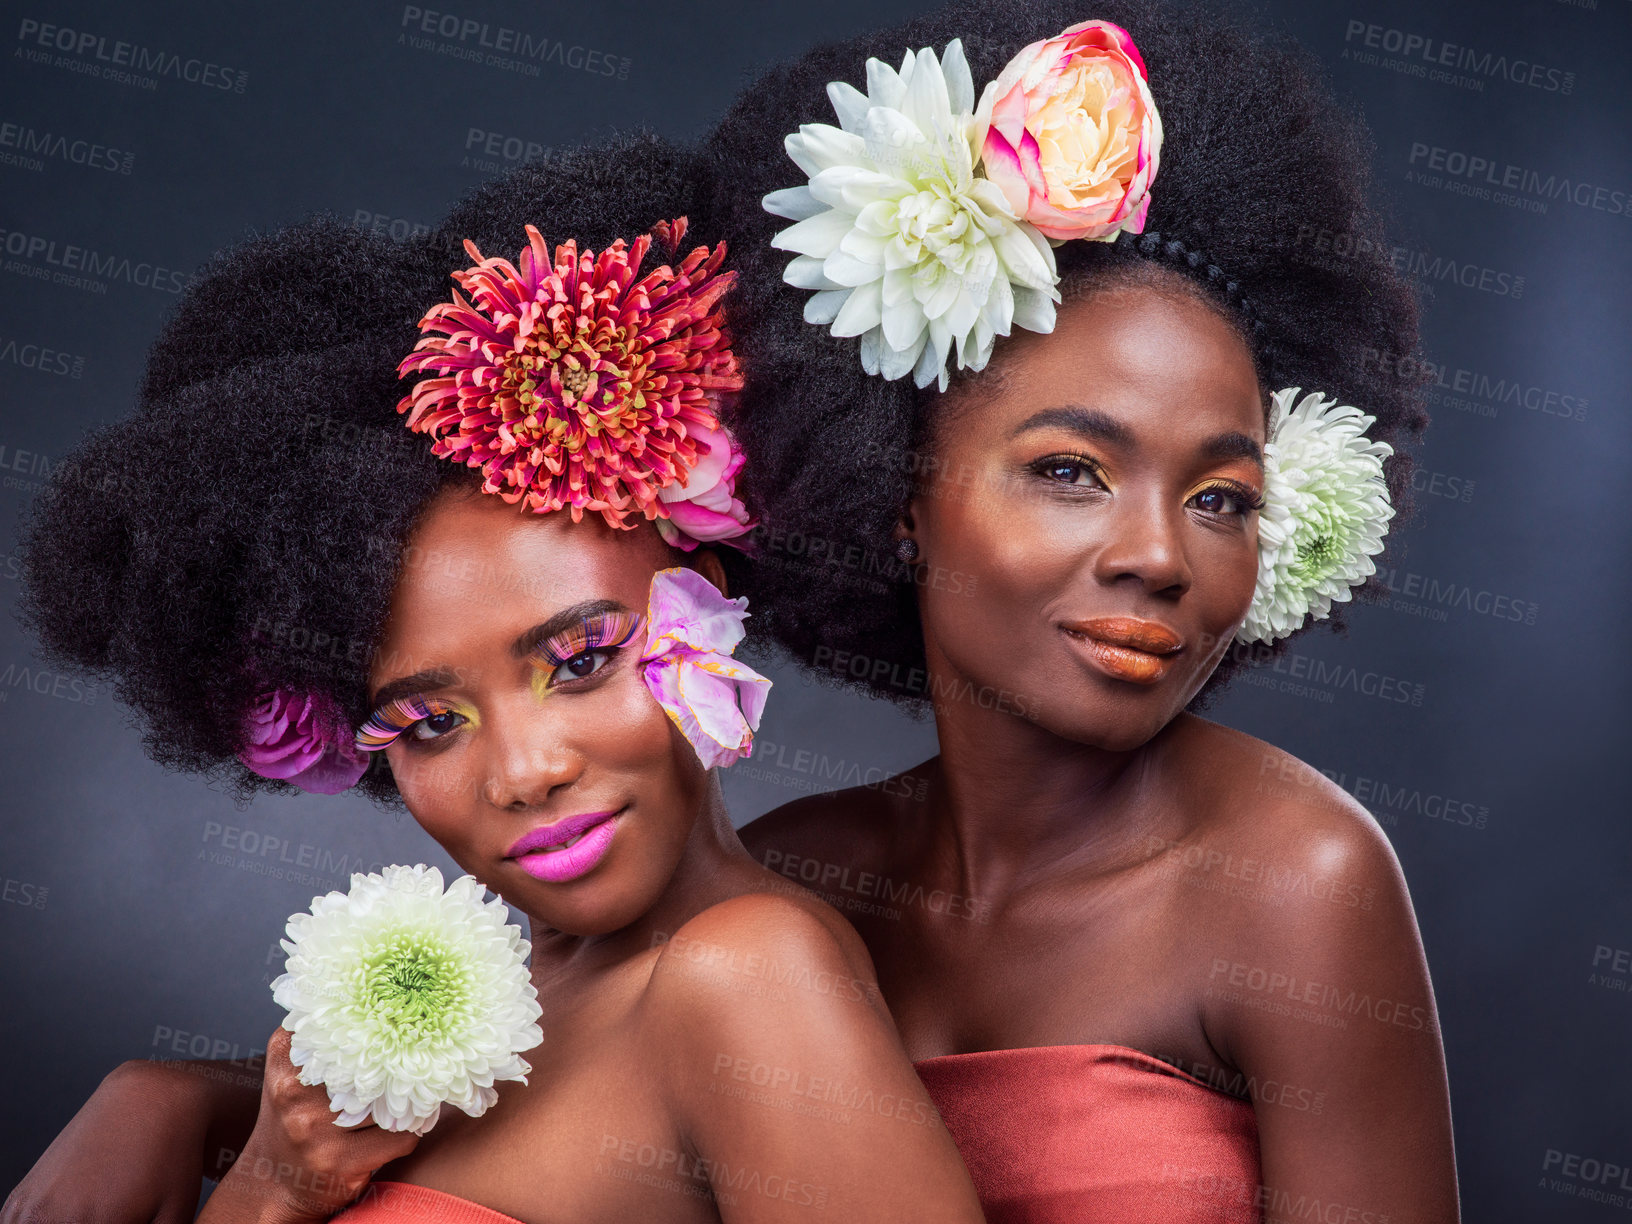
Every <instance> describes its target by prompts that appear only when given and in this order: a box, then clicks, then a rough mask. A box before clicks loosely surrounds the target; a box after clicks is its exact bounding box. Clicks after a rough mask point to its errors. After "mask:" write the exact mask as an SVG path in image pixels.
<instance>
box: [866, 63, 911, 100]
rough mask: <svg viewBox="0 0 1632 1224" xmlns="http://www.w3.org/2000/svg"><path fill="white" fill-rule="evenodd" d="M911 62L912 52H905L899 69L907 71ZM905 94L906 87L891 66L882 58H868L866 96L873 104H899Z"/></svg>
mask: <svg viewBox="0 0 1632 1224" xmlns="http://www.w3.org/2000/svg"><path fill="white" fill-rule="evenodd" d="M911 63H912V52H911V51H908V52H907V58H906V59H905V60H904V61H903V62H902V64H901V71H902V72H905V71H907V68H908V65H910V64H911ZM906 96H907V87H906V85H905V84H904V83H903V82H902V80H901V76H900V73H897V72H896V71H895V69H893V68H891V67H890V66H889V65H888V64H886V63H885V62H884V61H883V60H880V59H870V60H868V61H867V98H868V101H870V102H871V103H872V104H873V105H874V106H892V107H893V106H900V105H901V99H903V98H905V97H906Z"/></svg>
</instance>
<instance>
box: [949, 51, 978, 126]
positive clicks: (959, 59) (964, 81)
mask: <svg viewBox="0 0 1632 1224" xmlns="http://www.w3.org/2000/svg"><path fill="white" fill-rule="evenodd" d="M941 73H942V75H943V76H944V77H945V78H946V93H947V98H948V101H949V103H950V105H951V107H952V112H953V113H954V114H957V115H967V114H969V113H970V112H971V111H973V110H974V109H975V81H974V77H972V76H971V75H970V73H969V61H968V59H967V58H966V57H965V56H964V54H963V39H961V38H954V39H953V40H952V41H951V42H949V43H947V44H946V51H945V53H944V54H943V55H942V56H941Z"/></svg>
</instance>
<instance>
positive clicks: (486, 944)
mask: <svg viewBox="0 0 1632 1224" xmlns="http://www.w3.org/2000/svg"><path fill="white" fill-rule="evenodd" d="M485 892H486V890H485V889H484V888H483V887H482V885H481V883H480V882H478V881H477V879H476V877H475V876H468V875H467V876H461V877H459V878H458V879H457V880H455V881H454V882H453V883H452V884H451V885H449V886H448V889H447V891H446V892H444V891H443V889H442V873H441V872H440V871H438V870H437V869H436V868H435V867H426V866H424V865H423V864H420V865H418V866H415V867H405V866H392V867H387V868H386V869H385V871H384V873H383V874H378V873H370V874H367V875H364V874H363V873H361V872H358V873H356V874H354V875H353V876H352V877H351V891H350V892H349V893H339V892H331V893H329V894H328V895H327V896H325V897H314V898H312V910H311V912H310V913H307V914H296V915H294V916H293V917H291V918H290V919H289V925H288V928H287V930H288V935H289V938H288V939H285V940H283V941H282V944H283V950H284V951H285V952H286V953H288V954H289V959H288V961H287V962H286V965H285V969H286V972H285V973H283V974H282V975H281V976H279V977H278V978H277V980H276V981H274V982H273V983H272V997H273V998H274V999H276V1000H277V1002H278V1004H279V1005H280V1006H281V1007H284V1008H287V1009H288V1011H289V1014H288V1015H287V1016H285V1017H284V1020H283V1027H284V1028H286V1029H288V1030H289V1031H290V1033H292V1034H293V1039H292V1041H291V1043H290V1050H289V1057H290V1061H291V1062H293V1063H294V1064H295V1066H297V1067H299V1068H300V1082H301V1083H303V1084H308V1085H316V1084H322V1085H324V1086H325V1087H326V1088H328V1090H329V1104H330V1106H331V1107H332V1108H333V1109H334V1110H335V1111H336V1112H337V1113H338V1114H339V1115H340V1116H339V1117H337V1118H336V1119H335V1123H336V1125H339V1126H356V1125H358V1124H359V1123H361V1122H363V1121H366V1120H367V1119H369V1118H372V1119H373V1120H374V1122H375V1123H377V1124H378V1125H379V1126H380V1127H381V1128H382V1129H384V1130H392V1131H402V1130H411V1131H413V1132H415V1133H416V1134H424V1133H425V1132H426V1131H428V1130H430V1129H431V1127H432V1126H434V1125H435V1124H436V1118H437V1113H438V1111H439V1110H440V1109H441V1107H442V1104H443V1102H445V1101H446V1102H451V1103H453V1104H454V1105H457V1106H458V1107H459V1108H460V1109H462V1110H464V1111H465V1112H466V1113H467V1114H469V1115H471V1117H479V1116H481V1115H482V1114H483V1113H485V1112H486V1111H487V1110H488V1109H489V1108H490V1107H491V1106H492V1105H493V1103H494V1102H495V1101H497V1100H498V1090H497V1089H495V1088H494V1087H493V1084H494V1081H496V1080H520V1081H521V1082H522V1083H524V1084H525V1083H526V1082H527V1072H528V1071H530V1070H531V1069H532V1068H531V1067H530V1066H529V1065H528V1064H527V1062H526V1061H525V1060H524V1059H522V1058H521V1057H520V1055H521V1052H522V1051H524V1050H530V1049H532V1048H533V1047H534V1046H536V1045H538V1043H539V1042H541V1041H542V1040H543V1039H544V1034H543V1032H542V1030H541V1029H540V1028H539V1027H538V1025H537V1024H535V1023H534V1021H536V1020H537V1019H538V1017H539V1015H540V1014H541V1009H540V1008H539V1005H538V992H537V990H535V989H534V987H533V983H532V975H531V974H530V972H529V971H528V968H527V965H526V963H525V962H526V956H527V951H528V948H527V945H526V942H525V940H524V939H523V937H522V933H521V929H520V928H519V927H517V926H514V925H512V924H509V923H507V922H506V918H507V916H508V914H507V911H506V909H505V905H504V902H503V901H502V900H500V899H499V898H498V897H495V898H494V899H493V900H491V901H486V902H484V901H483V899H482V898H483V895H484V893H485Z"/></svg>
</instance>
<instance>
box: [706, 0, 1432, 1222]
mask: <svg viewBox="0 0 1632 1224" xmlns="http://www.w3.org/2000/svg"><path fill="white" fill-rule="evenodd" d="M1085 19H1095V20H1090V21H1085ZM970 116H973V118H972V119H971V118H970ZM708 148H709V151H710V153H711V155H712V156H713V157H714V158H715V161H716V165H717V166H718V167H719V179H720V181H721V183H722V184H723V187H722V190H723V192H724V193H725V194H724V198H725V200H726V201H727V203H725V204H724V205H722V207H721V208H720V209H719V211H718V212H717V214H716V215H717V218H718V221H719V224H720V225H721V227H722V230H723V232H725V233H728V234H730V235H731V239H732V241H733V242H734V243H736V244H737V246H736V247H735V248H734V249H736V250H739V251H740V252H741V253H742V259H741V263H740V264H739V266H740V267H741V268H742V270H743V292H742V296H741V298H740V299H739V300H738V302H737V304H736V314H735V315H734V320H735V322H736V325H737V327H738V329H739V334H740V335H741V336H742V338H743V343H742V352H743V358H744V362H745V364H746V366H747V368H748V369H749V371H750V374H751V377H750V381H749V385H748V387H747V388H746V389H745V392H744V395H743V398H742V400H741V402H740V405H739V413H738V417H737V419H736V420H735V423H734V428H735V429H736V431H737V433H738V436H739V437H740V438H741V439H742V442H743V445H744V447H745V449H746V450H747V451H748V453H750V454H751V455H753V457H754V466H753V470H752V471H751V472H749V473H747V475H746V479H747V485H748V488H749V489H750V491H751V492H752V494H753V495H754V497H755V499H756V502H755V504H756V505H757V506H758V507H759V508H760V511H761V516H762V521H761V526H760V528H759V529H758V531H757V533H756V538H757V542H758V545H759V550H758V552H757V554H756V561H757V569H758V573H757V574H756V577H755V579H754V582H755V593H756V596H757V597H758V599H759V605H758V606H759V607H760V608H761V609H762V615H763V616H764V617H766V618H767V621H768V626H762V628H766V627H768V628H769V630H770V632H771V633H772V634H773V635H774V636H775V637H776V638H777V639H778V640H779V641H780V642H781V643H783V644H784V645H785V646H786V647H787V649H788V650H789V651H790V652H791V653H792V654H793V655H794V656H795V657H796V658H797V659H798V660H799V661H800V662H801V663H802V664H803V665H804V666H805V667H806V668H808V669H809V670H810V671H811V672H813V673H815V674H817V675H819V676H825V677H828V678H831V679H833V680H835V681H838V682H842V683H846V684H849V685H852V686H854V687H856V688H858V689H860V690H862V691H864V692H867V693H871V694H873V695H875V696H880V697H884V698H888V699H891V700H895V701H900V702H903V703H906V704H908V705H913V706H917V707H919V708H923V707H925V706H927V707H929V708H930V709H932V710H933V713H934V717H935V720H936V729H937V734H938V738H939V743H940V748H941V752H940V754H939V755H938V756H937V757H935V758H933V759H931V760H929V761H927V762H925V763H924V764H922V765H920V766H918V767H916V768H914V769H912V770H909V771H908V772H907V773H906V774H905V775H903V776H902V777H900V778H898V779H892V780H891V781H890V782H888V783H885V784H882V785H879V786H875V787H861V788H856V789H853V790H847V791H843V792H840V793H837V794H829V795H821V796H815V797H812V798H808V799H805V800H802V801H800V802H796V803H793V804H790V805H788V806H786V807H783V808H781V809H779V810H777V811H775V812H772V813H770V814H768V815H767V816H765V817H763V818H761V819H760V820H758V821H756V822H754V823H753V824H751V825H749V826H748V827H747V828H746V829H745V830H744V831H743V837H744V841H745V842H746V844H747V845H748V847H749V848H750V850H752V851H753V852H754V853H755V854H757V855H758V856H759V857H760V859H761V861H762V862H764V863H765V864H767V865H768V866H771V867H773V868H776V869H778V870H781V871H783V872H784V873H785V874H787V875H789V876H790V877H793V878H797V879H804V880H806V881H812V882H813V884H812V886H813V887H817V888H819V889H820V888H822V887H823V884H822V881H828V882H829V883H828V884H827V885H826V887H827V890H828V892H827V894H826V895H828V896H829V897H830V899H831V898H833V897H845V898H846V899H855V898H858V897H863V896H864V897H866V898H869V899H871V900H874V901H878V902H879V904H878V905H857V906H853V907H851V917H852V920H853V921H854V922H855V923H856V926H857V929H858V930H859V931H860V932H861V934H862V937H863V938H864V939H865V941H866V942H867V945H868V949H869V951H870V952H871V954H872V957H873V961H874V964H875V965H876V966H877V969H878V973H879V981H880V984H881V986H882V988H883V990H884V994H885V998H886V999H887V1001H888V1002H889V1004H890V1006H891V1009H892V1012H893V1014H894V1016H895V1019H896V1021H897V1023H898V1025H899V1027H900V1029H901V1032H902V1036H903V1038H904V1040H905V1042H906V1045H907V1049H908V1051H909V1052H910V1053H911V1054H912V1056H913V1057H914V1059H915V1060H916V1066H917V1068H918V1071H919V1073H920V1075H921V1076H922V1077H923V1079H924V1081H925V1083H926V1084H927V1086H928V1087H929V1089H930V1091H931V1093H932V1095H933V1096H934V1097H935V1100H936V1104H937V1106H938V1107H939V1108H940V1110H941V1113H942V1115H943V1117H945V1119H946V1121H947V1124H948V1126H949V1127H950V1128H951V1130H952V1132H953V1135H954V1137H955V1138H956V1139H957V1140H958V1144H959V1148H960V1150H961V1151H962V1153H963V1155H964V1159H965V1161H966V1163H967V1164H968V1166H969V1169H970V1172H971V1174H972V1175H973V1176H974V1179H975V1184H976V1187H977V1188H978V1189H979V1191H980V1193H981V1199H982V1203H983V1205H984V1206H985V1209H986V1212H987V1218H988V1219H989V1220H992V1221H999V1220H1003V1221H1011V1220H1012V1221H1027V1222H1028V1224H1035V1222H1037V1221H1065V1220H1071V1221H1077V1222H1081V1221H1089V1220H1094V1221H1097V1220H1105V1221H1113V1220H1114V1221H1120V1222H1122V1224H1126V1222H1128V1221H1133V1220H1150V1221H1157V1220H1160V1221H1168V1222H1171V1221H1180V1220H1185V1221H1189V1220H1224V1219H1229V1220H1248V1219H1258V1218H1260V1217H1261V1218H1265V1219H1269V1220H1281V1219H1327V1218H1330V1219H1338V1218H1343V1219H1353V1220H1375V1221H1381V1220H1385V1219H1387V1220H1394V1221H1403V1220H1412V1221H1436V1222H1439V1221H1452V1220H1455V1219H1456V1218H1457V1215H1458V1205H1457V1190H1456V1174H1455V1160H1454V1150H1453V1143H1452V1133H1451V1119H1450V1102H1449V1091H1448V1086H1447V1080H1446V1071H1445V1060H1444V1053H1443V1049H1442V1044H1441V1041H1440V1036H1439V1027H1438V1021H1437V1016H1436V1012H1435V1006H1434V998H1433V991H1432V987H1431V984H1430V980H1429V974H1428V968H1427V964H1426V958H1425V956H1424V952H1423V949H1422V945H1421V940H1420V936H1419V934H1418V930H1417V926H1416V919H1415V915H1414V913H1413V911H1412V906H1411V901H1410V898H1409V896H1408V893H1407V890H1406V885H1405V880H1404V878H1403V876H1402V873H1401V871H1400V867H1399V864H1398V862H1397V860H1396V858H1395V856H1394V854H1393V851H1392V848H1391V847H1390V845H1389V843H1388V841H1387V840H1386V838H1385V836H1384V834H1383V833H1382V831H1381V830H1380V829H1379V827H1378V825H1377V824H1376V822H1375V821H1374V820H1373V819H1372V818H1371V816H1370V815H1369V813H1367V812H1366V811H1365V810H1364V808H1362V807H1361V806H1360V805H1359V804H1358V803H1357V802H1355V801H1354V800H1353V799H1352V798H1351V797H1350V796H1349V795H1348V794H1346V793H1345V792H1344V791H1343V790H1342V789H1341V788H1340V787H1338V786H1337V785H1335V784H1333V783H1332V782H1331V781H1330V780H1328V779H1327V778H1325V777H1324V776H1322V775H1321V774H1320V773H1318V772H1317V771H1316V770H1315V769H1313V768H1312V767H1310V766H1308V765H1305V764H1303V763H1302V762H1299V761H1298V760H1296V759H1295V758H1293V757H1291V756H1289V755H1288V754H1286V753H1284V752H1282V751H1280V750H1278V749H1276V748H1274V747H1273V746H1271V745H1269V744H1266V743H1263V742H1261V741H1259V740H1256V739H1254V738H1252V737H1250V736H1248V735H1245V734H1242V733H1239V732H1236V731H1234V730H1231V729H1228V728H1226V727H1223V726H1221V725H1218V724H1216V723H1214V722H1211V721H1208V720H1206V719H1204V718H1202V717H1200V716H1199V715H1198V714H1197V713H1196V711H1197V710H1199V709H1202V708H1204V707H1205V705H1206V702H1207V700H1208V698H1209V697H1210V696H1211V695H1212V694H1214V693H1216V692H1217V691H1218V690H1219V689H1220V687H1221V686H1223V685H1224V684H1226V683H1228V681H1229V679H1230V678H1231V677H1232V676H1233V675H1236V674H1238V673H1239V671H1240V670H1241V669H1242V668H1243V667H1245V666H1247V665H1249V664H1252V663H1261V662H1265V661H1268V660H1270V659H1272V658H1274V657H1275V656H1276V655H1278V654H1279V653H1281V652H1282V651H1284V650H1285V649H1286V648H1287V645H1288V643H1289V642H1291V641H1294V640H1296V638H1297V636H1298V635H1299V634H1301V633H1304V632H1307V631H1308V626H1309V625H1310V624H1311V623H1312V622H1313V621H1314V620H1316V619H1320V618H1322V617H1324V616H1325V614H1326V613H1327V612H1328V610H1329V609H1330V606H1331V603H1332V601H1333V600H1334V599H1335V600H1337V601H1339V602H1341V601H1343V600H1346V599H1348V598H1349V597H1350V589H1351V588H1352V587H1353V586H1355V585H1358V584H1359V583H1360V581H1361V580H1362V579H1363V578H1364V576H1365V575H1368V574H1371V573H1372V572H1373V563H1372V561H1371V559H1370V558H1371V556H1372V555H1374V554H1376V553H1377V552H1379V551H1380V549H1381V536H1382V533H1383V531H1384V530H1385V529H1386V528H1385V526H1384V524H1385V522H1386V519H1387V518H1388V516H1389V513H1390V506H1391V505H1392V508H1393V510H1394V511H1402V510H1404V508H1405V507H1404V498H1405V495H1406V494H1407V492H1408V490H1409V488H1410V483H1409V466H1408V464H1409V459H1408V456H1407V455H1406V454H1404V453H1402V452H1403V451H1404V450H1405V448H1406V447H1407V446H1408V445H1409V444H1411V443H1412V442H1414V441H1415V439H1416V438H1417V437H1418V436H1419V435H1420V433H1421V431H1422V430H1423V428H1424V427H1425V425H1426V415H1425V413H1424V411H1423V409H1422V408H1421V406H1420V403H1419V398H1418V390H1417V388H1416V387H1415V386H1413V385H1411V384H1409V383H1407V382H1404V381H1402V380H1401V379H1400V378H1399V377H1397V376H1396V375H1395V374H1394V373H1392V370H1393V368H1394V365H1393V364H1391V363H1390V362H1388V361H1387V360H1379V354H1396V355H1402V356H1403V355H1408V354H1411V353H1413V352H1414V351H1415V350H1416V348H1417V317H1418V315H1417V308H1416V304H1415V299H1414V294H1413V292H1412V289H1411V287H1410V286H1409V285H1408V284H1407V283H1406V282H1405V281H1404V280H1403V279H1402V278H1401V277H1400V276H1399V275H1398V274H1397V273H1396V271H1395V270H1394V269H1393V268H1392V267H1391V266H1390V263H1389V260H1388V257H1387V251H1388V249H1389V248H1388V244H1387V242H1386V241H1385V240H1384V238H1383V234H1382V227H1381V224H1380V221H1379V218H1378V217H1377V215H1376V213H1375V212H1374V211H1373V209H1372V207H1371V206H1370V205H1369V204H1368V203H1367V178H1368V160H1369V159H1368V144H1367V138H1366V135H1365V132H1364V130H1363V127H1362V125H1361V123H1360V121H1359V120H1358V119H1357V118H1354V117H1351V116H1350V115H1348V114H1347V113H1345V112H1344V111H1343V110H1342V109H1341V108H1340V107H1339V106H1338V105H1337V104H1336V103H1335V101H1334V100H1333V99H1332V98H1331V97H1330V96H1329V93H1328V91H1327V89H1326V87H1325V86H1324V85H1323V84H1322V83H1321V82H1320V79H1319V76H1318V71H1317V68H1316V67H1315V66H1314V65H1313V64H1312V63H1311V61H1310V59H1309V57H1308V56H1306V55H1305V54H1303V53H1301V52H1300V51H1298V50H1297V49H1296V48H1290V47H1287V46H1283V45H1279V44H1276V43H1272V42H1270V41H1268V40H1266V39H1264V38H1261V37H1259V36H1257V35H1256V34H1254V33H1253V32H1250V31H1246V30H1243V29H1242V28H1241V27H1239V26H1238V25H1237V24H1236V23H1235V22H1233V21H1232V20H1229V19H1226V18H1222V17H1220V16H1218V15H1216V14H1212V13H1208V12H1206V11H1202V10H1194V9H1184V10H1179V9H1174V8H1168V7H1166V6H1163V5H1161V4H1158V3H1155V2H1154V0H1105V2H1104V3H1099V4H1095V5H1091V6H1083V5H1081V4H1077V3H1070V4H1067V3H1058V2H1054V0H979V2H978V3H962V4H956V5H953V6H951V7H948V8H945V9H942V10H940V11H937V12H935V13H933V14H931V15H929V16H925V17H923V18H921V19H917V20H913V21H910V22H908V23H906V24H904V25H901V26H898V27H896V28H893V29H890V30H886V31H882V32H877V33H871V34H868V35H866V36H865V37H861V38H855V39H851V40H848V41H845V42H843V43H839V44H836V45H830V46H823V47H820V48H817V49H816V50H813V51H811V52H809V53H808V54H806V55H804V56H803V57H801V58H799V59H798V60H796V61H794V62H792V63H790V64H787V65H785V66H783V67H780V68H777V69H775V70H773V71H770V72H769V73H767V74H766V75H765V76H764V77H763V78H762V79H761V80H759V81H758V82H757V83H755V84H754V85H753V86H751V87H750V88H748V89H747V90H746V91H744V92H743V94H742V95H741V96H740V98H739V100H738V102H737V103H736V105H735V106H734V108H733V109H732V110H731V112H730V113H729V114H728V115H727V116H726V118H725V120H724V122H723V123H722V124H721V125H720V126H719V128H718V130H717V131H716V132H715V133H714V134H713V137H712V139H711V140H710V142H709V144H708ZM1320 236H1324V240H1323V241H1318V242H1317V241H1316V239H1317V238H1319V237H1320ZM1334 248H1335V249H1340V250H1344V251H1348V252H1351V253H1350V254H1349V255H1347V256H1345V257H1342V258H1338V257H1334V256H1332V255H1330V254H1329V253H1327V254H1318V253H1317V251H1319V252H1330V251H1331V250H1332V249H1334ZM1056 298H1057V300H1056ZM1396 364H1397V363H1396ZM1310 393H1320V394H1318V395H1313V396H1311V394H1310ZM1348 405H1353V406H1356V407H1357V408H1358V410H1359V411H1358V412H1357V411H1355V409H1354V408H1347V407H1342V406H1348ZM1362 414H1365V415H1362ZM1272 444H1273V445H1272ZM1340 619H1341V618H1340V617H1336V616H1334V617H1333V620H1334V621H1338V622H1340ZM1266 782H1267V783H1271V784H1270V785H1266ZM834 881H837V883H834ZM890 897H905V898H925V899H926V900H925V901H924V902H923V903H921V904H913V903H910V902H909V903H906V904H899V905H891V904H887V903H886V902H887V901H888V898H890Z"/></svg>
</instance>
